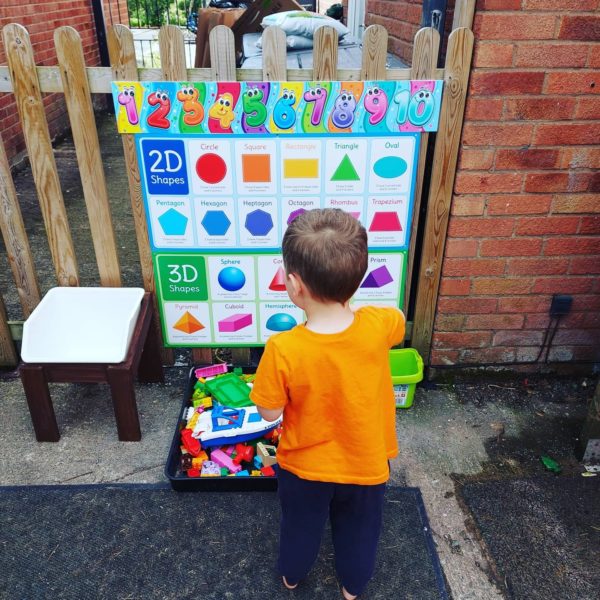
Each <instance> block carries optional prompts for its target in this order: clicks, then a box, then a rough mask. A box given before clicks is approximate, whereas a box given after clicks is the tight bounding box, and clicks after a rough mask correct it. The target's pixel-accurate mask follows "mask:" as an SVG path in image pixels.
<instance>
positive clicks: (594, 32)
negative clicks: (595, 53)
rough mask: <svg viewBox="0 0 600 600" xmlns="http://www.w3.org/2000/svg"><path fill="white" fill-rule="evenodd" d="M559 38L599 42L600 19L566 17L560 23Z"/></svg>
mask: <svg viewBox="0 0 600 600" xmlns="http://www.w3.org/2000/svg"><path fill="white" fill-rule="evenodd" d="M558 38H559V39H561V40H582V41H584V40H587V41H590V42H597V41H598V40H599V39H600V17H598V16H594V15H585V16H578V15H577V16H576V15H567V16H564V17H562V19H561V21H560V28H559V30H558Z"/></svg>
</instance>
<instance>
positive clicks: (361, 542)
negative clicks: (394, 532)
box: [330, 483, 385, 596]
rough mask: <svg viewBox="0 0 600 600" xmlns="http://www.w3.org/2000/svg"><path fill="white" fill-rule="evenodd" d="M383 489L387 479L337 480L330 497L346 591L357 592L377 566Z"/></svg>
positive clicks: (338, 566) (339, 568)
mask: <svg viewBox="0 0 600 600" xmlns="http://www.w3.org/2000/svg"><path fill="white" fill-rule="evenodd" d="M384 492H385V483H382V484H380V485H349V484H338V485H336V488H335V493H334V495H333V500H332V501H331V509H330V518H331V533H332V537H333V547H334V550H335V569H336V571H337V574H338V577H339V578H340V580H341V582H342V585H343V586H344V588H345V589H346V591H347V592H349V593H350V594H352V595H355V596H358V595H359V594H361V593H362V591H363V590H364V589H365V587H366V585H367V583H368V582H369V579H371V577H372V576H373V571H374V569H375V555H376V552H377V543H378V542H379V534H380V533H381V518H382V513H383V495H384Z"/></svg>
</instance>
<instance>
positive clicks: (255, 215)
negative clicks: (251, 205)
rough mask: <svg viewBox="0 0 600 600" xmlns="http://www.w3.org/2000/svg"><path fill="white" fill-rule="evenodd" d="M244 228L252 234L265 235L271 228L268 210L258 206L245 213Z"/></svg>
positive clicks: (271, 220) (271, 223)
mask: <svg viewBox="0 0 600 600" xmlns="http://www.w3.org/2000/svg"><path fill="white" fill-rule="evenodd" d="M246 229H247V230H248V231H249V232H250V233H251V234H252V235H267V234H268V233H269V231H271V229H273V219H272V218H271V215H270V214H269V213H268V212H265V211H264V210H261V209H260V208H258V209H256V210H253V211H252V212H249V213H248V214H247V215H246Z"/></svg>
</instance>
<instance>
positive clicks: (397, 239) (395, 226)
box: [365, 195, 411, 250]
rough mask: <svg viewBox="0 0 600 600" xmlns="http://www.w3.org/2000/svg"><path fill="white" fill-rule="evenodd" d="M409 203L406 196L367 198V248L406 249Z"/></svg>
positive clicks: (408, 228)
mask: <svg viewBox="0 0 600 600" xmlns="http://www.w3.org/2000/svg"><path fill="white" fill-rule="evenodd" d="M410 205H411V203H410V201H409V198H408V196H384V195H381V196H369V198H368V199H367V215H366V220H365V226H366V229H367V235H368V240H369V248H370V249H373V248H390V249H391V248H395V249H398V250H406V249H407V248H408V240H409V236H408V234H409V232H410V213H409V207H410Z"/></svg>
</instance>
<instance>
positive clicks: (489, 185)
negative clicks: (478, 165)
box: [454, 171, 523, 194]
mask: <svg viewBox="0 0 600 600" xmlns="http://www.w3.org/2000/svg"><path fill="white" fill-rule="evenodd" d="M522 182H523V175H522V174H521V173H487V172H478V173H473V172H470V171H459V172H458V174H457V175H456V180H455V182H454V191H455V193H457V194H482V193H506V192H519V191H520V190H521V186H522Z"/></svg>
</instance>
